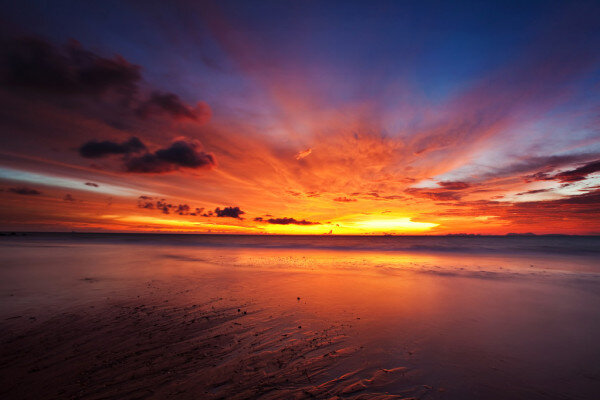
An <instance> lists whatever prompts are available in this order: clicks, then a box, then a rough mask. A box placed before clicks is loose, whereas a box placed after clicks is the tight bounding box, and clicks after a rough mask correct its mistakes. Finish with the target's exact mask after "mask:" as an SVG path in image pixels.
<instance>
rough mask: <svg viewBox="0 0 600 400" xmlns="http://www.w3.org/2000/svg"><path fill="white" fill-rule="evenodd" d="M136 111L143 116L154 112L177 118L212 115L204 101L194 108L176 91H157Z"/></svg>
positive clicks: (196, 118) (193, 118) (194, 118)
mask: <svg viewBox="0 0 600 400" xmlns="http://www.w3.org/2000/svg"><path fill="white" fill-rule="evenodd" d="M136 113H137V115H138V116H140V117H141V118H147V117H148V116H150V115H152V114H168V115H170V116H171V117H173V118H175V119H186V118H187V119H191V120H194V121H196V120H198V119H199V118H201V117H207V116H210V108H209V107H208V105H206V104H204V103H198V105H197V106H196V108H195V109H194V108H192V107H190V106H188V105H187V104H185V103H184V102H183V101H182V100H181V99H180V98H179V96H177V95H176V94H174V93H163V92H157V91H155V92H152V94H151V95H150V98H149V99H148V100H146V101H145V102H143V103H142V104H141V105H140V106H139V107H138V109H137V110H136Z"/></svg>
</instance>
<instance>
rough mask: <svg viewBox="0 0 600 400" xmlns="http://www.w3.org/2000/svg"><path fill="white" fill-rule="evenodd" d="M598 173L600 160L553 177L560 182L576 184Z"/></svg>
mask: <svg viewBox="0 0 600 400" xmlns="http://www.w3.org/2000/svg"><path fill="white" fill-rule="evenodd" d="M599 171H600V160H597V161H594V162H591V163H588V164H585V165H583V166H581V167H579V168H576V169H573V170H570V171H564V172H561V173H559V174H557V175H555V176H554V179H557V180H559V181H560V182H577V181H582V180H584V179H585V178H586V177H587V176H588V175H591V174H593V173H595V172H599Z"/></svg>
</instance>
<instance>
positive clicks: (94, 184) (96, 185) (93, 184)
mask: <svg viewBox="0 0 600 400" xmlns="http://www.w3.org/2000/svg"><path fill="white" fill-rule="evenodd" d="M85 185H86V186H91V187H99V186H100V185H98V184H97V183H94V182H86V183H85Z"/></svg>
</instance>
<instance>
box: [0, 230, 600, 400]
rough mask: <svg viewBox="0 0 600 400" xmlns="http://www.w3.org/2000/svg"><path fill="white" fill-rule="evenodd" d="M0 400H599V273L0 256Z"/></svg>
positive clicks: (498, 265) (28, 244) (266, 256)
mask: <svg viewBox="0 0 600 400" xmlns="http://www.w3.org/2000/svg"><path fill="white" fill-rule="evenodd" d="M0 258H1V260H0V261H1V265H2V267H1V270H0V275H1V276H0V278H2V279H1V280H0V281H1V283H0V296H1V298H2V304H1V306H0V346H1V347H0V397H2V398H8V399H13V398H14V399H39V398H67V399H68V398H81V399H105V398H156V399H160V398H184V399H185V398H190V399H191V398H194V399H198V398H202V399H229V398H231V399H253V398H260V399H278V398H285V399H304V398H306V399H310V398H317V399H330V398H334V399H335V398H343V399H408V398H418V399H464V398H490V399H508V398H510V399H513V398H515V399H518V398H523V399H563V398H577V399H594V398H597V394H598V393H600V364H599V363H598V360H599V359H600V345H598V340H597V338H598V337H600V315H599V313H598V310H599V309H600V308H599V306H600V291H599V290H598V289H599V288H600V275H599V274H598V273H597V272H596V271H595V261H597V260H595V259H593V258H592V259H590V258H585V257H582V258H573V257H570V258H564V257H563V258H561V257H557V256H553V257H543V256H541V255H536V256H528V257H525V256H519V257H513V256H509V255H502V256H499V255H493V256H484V255H476V256H474V255H465V254H453V255H449V254H442V255H432V254H423V253H421V254H409V253H388V254H381V253H377V252H351V251H345V252H344V251H325V250H319V251H315V250H298V249H296V250H288V249H249V248H201V249H199V248H193V247H181V246H173V245H168V244H167V245H157V244H153V245H152V246H149V245H140V244H118V243H109V244H107V243H78V242H77V241H74V242H65V243H62V244H57V243H40V242H39V241H28V240H27V239H10V242H9V241H4V242H3V243H2V248H1V253H0Z"/></svg>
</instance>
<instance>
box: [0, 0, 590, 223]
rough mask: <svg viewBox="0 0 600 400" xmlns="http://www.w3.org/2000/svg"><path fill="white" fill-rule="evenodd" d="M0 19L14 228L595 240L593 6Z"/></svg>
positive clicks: (98, 11)
mask: <svg viewBox="0 0 600 400" xmlns="http://www.w3.org/2000/svg"><path fill="white" fill-rule="evenodd" d="M0 6H1V9H2V13H0V26H1V28H0V82H1V85H0V201H1V204H2V207H0V230H4V231H90V232H96V231H97V232H102V231H109V232H138V231H139V232H190V233H192V232H198V233H209V232H210V233H239V234H334V235H335V234H365V235H367V234H369V235H370V234H375V235H380V234H409V235H412V234H429V235H431V234H433V235H436V234H456V233H474V234H506V233H529V232H532V233H536V234H546V233H563V234H600V51H598V50H599V49H600V3H598V2H593V1H591V2H586V1H570V2H565V1H559V2H555V1H518V2H510V1H498V2H494V1H489V2H480V1H473V2H460V1H459V2H442V1H414V2H412V1H362V2H358V1H340V2H337V1H296V2H285V1H170V2H159V1H110V0H109V1H102V2H99V1H97V2H96V1H89V2H88V1H86V2H82V1H52V2H47V1H31V0H29V1H21V2H15V1H4V0H2V1H0Z"/></svg>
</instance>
